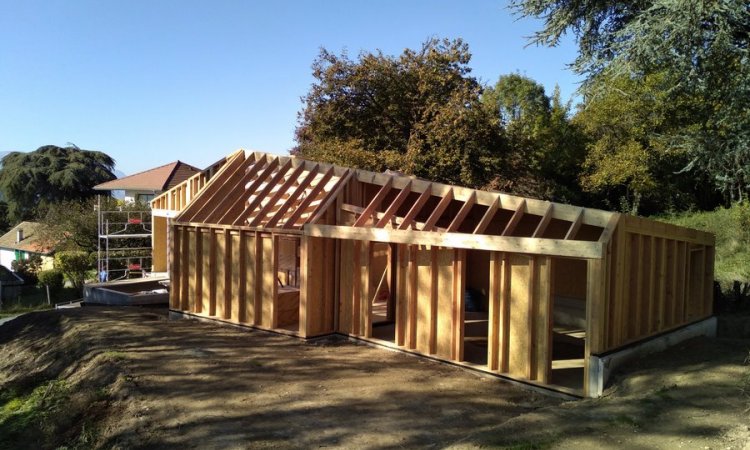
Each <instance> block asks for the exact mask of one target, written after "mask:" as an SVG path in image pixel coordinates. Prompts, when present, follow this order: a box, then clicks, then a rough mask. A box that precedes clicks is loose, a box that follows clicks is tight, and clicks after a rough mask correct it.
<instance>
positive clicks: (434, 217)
mask: <svg viewBox="0 0 750 450" xmlns="http://www.w3.org/2000/svg"><path fill="white" fill-rule="evenodd" d="M451 201H453V190H449V191H448V193H447V194H445V196H444V197H443V198H442V199H440V202H439V203H438V204H437V206H436V207H435V209H434V210H433V211H432V214H430V217H429V218H428V219H427V222H425V224H424V228H422V231H432V230H433V229H434V228H435V224H436V223H437V221H438V220H440V216H442V215H443V212H445V209H446V208H448V205H450V204H451Z"/></svg>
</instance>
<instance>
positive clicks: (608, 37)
mask: <svg viewBox="0 0 750 450" xmlns="http://www.w3.org/2000/svg"><path fill="white" fill-rule="evenodd" d="M513 5H514V7H515V8H516V10H517V11H518V12H519V13H520V14H522V15H525V16H532V17H537V18H541V19H543V20H544V26H543V28H542V29H541V30H539V31H538V32H537V33H536V34H535V35H534V37H533V38H532V42H534V43H537V44H542V45H556V44H557V43H558V42H559V41H560V39H561V37H562V36H563V35H564V34H565V33H568V32H571V33H573V35H574V36H575V37H576V39H577V42H578V46H579V52H578V58H577V59H576V61H575V62H574V64H573V67H574V68H575V69H576V70H577V71H578V72H579V73H581V74H584V75H585V76H586V82H585V84H584V92H585V94H586V96H587V98H588V99H592V98H596V96H598V95H600V94H601V92H602V91H606V90H608V89H614V87H613V85H615V84H618V83H620V81H618V80H631V81H632V82H633V83H630V87H632V88H633V89H636V88H637V87H638V86H639V84H640V83H642V82H644V80H647V81H648V83H649V84H650V85H651V87H652V91H653V92H654V93H656V94H657V96H656V97H655V99H656V100H658V103H656V102H651V103H652V104H653V107H654V108H655V111H657V113H658V114H659V115H662V116H663V117H664V119H665V120H667V121H668V122H669V123H670V127H669V128H668V130H664V131H666V134H661V135H660V136H657V137H658V138H660V139H662V140H664V142H666V143H667V144H668V145H669V146H670V147H671V148H672V149H675V150H679V151H681V152H682V155H683V156H684V157H685V158H686V164H685V166H684V167H683V169H684V170H690V171H693V172H697V173H698V174H697V177H698V178H702V177H703V176H705V177H707V178H708V179H710V180H712V181H713V182H714V183H715V185H716V187H718V188H719V189H721V190H722V191H723V192H724V193H725V195H726V196H727V198H729V199H743V198H745V197H746V196H747V194H748V192H750V178H749V177H748V175H747V174H748V171H749V170H750V104H748V102H747V99H748V98H750V32H749V31H748V30H750V4H748V3H747V2H746V1H744V0H726V1H721V2H702V1H694V0H648V1H640V0H628V1H622V2H609V1H602V0H515V1H514V2H513ZM620 84H621V83H620ZM625 84H627V81H625ZM633 93H635V91H629V92H624V94H626V95H630V94H633ZM603 95H607V94H606V93H605V94H603ZM636 95H637V93H636ZM650 133H651V134H655V132H654V131H651V132H650ZM622 145H623V146H627V145H630V144H628V143H623V144H622ZM644 149H645V150H646V151H648V150H649V149H648V148H644Z"/></svg>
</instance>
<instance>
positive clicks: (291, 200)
mask: <svg viewBox="0 0 750 450" xmlns="http://www.w3.org/2000/svg"><path fill="white" fill-rule="evenodd" d="M318 167H319V165H318V164H316V165H315V167H313V168H312V169H310V171H309V172H308V173H307V176H305V178H304V179H303V180H302V181H301V182H300V183H299V185H298V186H297V187H296V188H295V189H294V191H293V192H292V194H291V195H290V196H289V198H288V199H287V200H286V202H284V203H283V204H282V205H281V207H280V208H279V209H278V211H276V214H274V215H273V217H271V220H269V221H268V222H267V223H266V228H273V227H275V226H276V224H277V223H279V220H281V219H282V218H283V217H284V216H285V215H286V213H287V211H289V208H291V207H292V205H294V203H295V202H296V201H297V199H298V198H299V197H300V196H301V195H302V193H303V192H305V190H306V189H307V188H308V187H309V186H310V183H312V181H313V179H315V176H316V175H317V174H318Z"/></svg>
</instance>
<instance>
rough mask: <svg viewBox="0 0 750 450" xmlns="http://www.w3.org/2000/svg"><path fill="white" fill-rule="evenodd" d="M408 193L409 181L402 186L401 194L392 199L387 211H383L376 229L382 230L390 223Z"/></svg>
mask: <svg viewBox="0 0 750 450" xmlns="http://www.w3.org/2000/svg"><path fill="white" fill-rule="evenodd" d="M410 193H411V181H409V183H408V184H407V185H406V186H404V188H403V189H401V192H399V193H398V195H397V196H396V198H395V199H393V201H392V202H391V204H390V205H388V209H386V210H385V213H384V214H383V217H381V218H380V220H378V222H377V223H376V224H375V226H376V227H377V228H383V227H384V226H385V225H386V224H387V223H388V222H390V221H391V219H392V218H393V217H394V216H395V215H396V212H398V209H399V208H400V207H401V205H402V204H403V203H404V201H405V200H406V198H407V197H408V196H409V194H410ZM363 215H364V214H363ZM360 217H362V216H360ZM355 226H356V225H355Z"/></svg>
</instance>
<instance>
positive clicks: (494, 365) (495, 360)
mask: <svg viewBox="0 0 750 450" xmlns="http://www.w3.org/2000/svg"><path fill="white" fill-rule="evenodd" d="M501 270H502V254H501V253H500V252H492V253H491V254H490V285H489V298H488V300H489V302H488V303H489V314H488V315H489V318H488V323H487V368H489V369H490V370H499V369H500V331H501V330H500V322H501V319H500V316H501V309H500V299H501V296H502V284H501Z"/></svg>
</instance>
